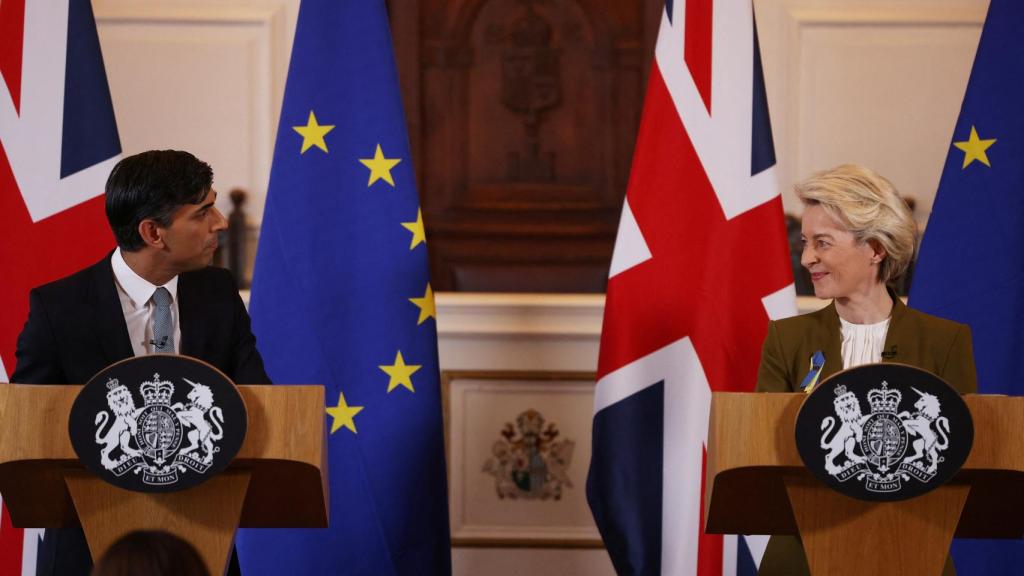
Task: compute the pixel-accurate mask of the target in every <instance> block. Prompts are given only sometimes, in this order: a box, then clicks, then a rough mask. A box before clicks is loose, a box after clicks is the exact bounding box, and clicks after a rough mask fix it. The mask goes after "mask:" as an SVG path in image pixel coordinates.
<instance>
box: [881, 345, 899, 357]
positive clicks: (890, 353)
mask: <svg viewBox="0 0 1024 576" xmlns="http://www.w3.org/2000/svg"><path fill="white" fill-rule="evenodd" d="M895 357H896V345H895V344H893V345H892V346H889V349H888V350H882V358H885V359H886V360H892V359H893V358H895Z"/></svg>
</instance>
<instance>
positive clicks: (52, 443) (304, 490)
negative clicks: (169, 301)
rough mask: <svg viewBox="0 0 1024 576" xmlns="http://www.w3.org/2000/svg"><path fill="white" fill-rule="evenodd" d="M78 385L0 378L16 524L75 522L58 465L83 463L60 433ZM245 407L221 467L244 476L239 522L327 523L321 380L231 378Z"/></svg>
mask: <svg viewBox="0 0 1024 576" xmlns="http://www.w3.org/2000/svg"><path fill="white" fill-rule="evenodd" d="M81 388H82V387H81V386H80V385H60V386H58V385H46V386H33V385H25V384H4V385H0V494H3V496H4V502H5V504H7V505H8V508H9V511H10V513H11V520H12V521H13V523H14V524H15V525H16V526H21V527H35V528H58V527H62V526H69V525H74V524H77V518H76V516H75V511H74V506H73V505H72V503H71V497H70V495H69V493H68V488H67V485H66V484H65V481H64V472H65V471H69V470H71V471H74V470H84V469H85V468H84V467H83V466H82V464H81V463H80V462H79V461H78V456H77V455H76V454H75V451H74V448H72V446H71V439H70V437H69V436H68V414H70V413H71V405H72V404H73V403H74V401H75V397H76V396H77V395H78V391H79V390H80V389H81ZM238 389H239V392H240V393H241V395H242V399H243V400H244V401H245V405H246V408H247V410H248V415H249V426H248V431H247V433H246V437H245V443H244V444H242V448H241V450H240V451H239V453H238V455H237V456H236V457H235V459H234V461H233V462H232V463H231V465H230V466H229V468H228V469H229V470H247V471H250V472H252V479H251V481H250V483H249V487H248V491H247V492H246V498H245V503H244V505H243V508H242V517H241V522H240V526H241V527H282V528H285V527H304V528H323V527H326V526H327V513H328V506H327V504H328V500H327V456H326V450H327V445H326V437H325V430H324V390H323V387H322V386H239V387H238Z"/></svg>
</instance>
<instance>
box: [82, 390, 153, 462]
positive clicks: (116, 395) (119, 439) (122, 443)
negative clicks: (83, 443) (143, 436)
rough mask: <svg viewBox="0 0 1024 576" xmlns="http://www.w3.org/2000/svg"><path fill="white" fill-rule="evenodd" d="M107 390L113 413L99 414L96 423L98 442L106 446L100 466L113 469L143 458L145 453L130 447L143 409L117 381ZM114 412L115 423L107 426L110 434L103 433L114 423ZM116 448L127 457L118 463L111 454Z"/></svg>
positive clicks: (100, 412) (102, 411)
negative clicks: (127, 461)
mask: <svg viewBox="0 0 1024 576" xmlns="http://www.w3.org/2000/svg"><path fill="white" fill-rule="evenodd" d="M107 389H108V391H107V406H108V407H110V412H107V411H106V410H101V411H99V412H97V413H96V420H95V421H94V422H93V423H94V424H95V425H96V443H97V444H100V445H102V446H103V449H102V450H101V451H100V464H102V465H103V467H104V468H106V469H107V470H113V469H114V468H115V467H116V466H117V465H118V464H119V463H120V462H122V461H124V460H125V459H127V458H132V457H135V456H139V455H141V452H139V451H138V450H136V449H135V448H132V447H131V445H130V444H129V443H130V442H131V440H132V437H133V436H135V432H136V430H137V428H138V425H137V423H136V418H138V416H139V412H140V411H141V410H140V409H138V408H136V407H135V400H134V399H133V398H132V393H131V392H129V391H128V389H127V388H125V387H124V386H120V385H118V382H117V380H113V379H112V380H110V381H109V382H107ZM111 413H113V415H114V421H113V422H112V423H111V424H110V426H108V427H107V430H106V432H105V433H102V432H103V428H104V427H105V426H107V422H109V421H110V414H111ZM115 448H120V449H121V454H123V456H122V458H121V459H120V460H117V461H115V460H113V459H111V458H110V453H111V452H113V451H114V449H115Z"/></svg>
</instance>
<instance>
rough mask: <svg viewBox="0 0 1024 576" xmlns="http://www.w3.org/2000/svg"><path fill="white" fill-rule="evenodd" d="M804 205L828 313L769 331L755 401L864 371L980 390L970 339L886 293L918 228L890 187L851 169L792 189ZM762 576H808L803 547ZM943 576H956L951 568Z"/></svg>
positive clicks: (772, 549)
mask: <svg viewBox="0 0 1024 576" xmlns="http://www.w3.org/2000/svg"><path fill="white" fill-rule="evenodd" d="M796 193H797V196H798V197H799V198H800V200H801V202H803V205H804V214H803V220H802V225H801V240H802V241H803V254H802V257H801V260H800V263H801V264H802V265H803V266H804V267H805V268H807V270H808V272H810V275H811V282H812V283H813V285H814V294H815V296H817V297H818V298H822V299H829V300H831V301H832V302H831V303H829V305H828V306H826V307H825V308H823V309H821V310H819V311H817V312H812V313H810V314H804V315H802V316H795V317H793V318H786V319H784V320H777V321H773V322H770V323H769V325H768V336H767V337H766V338H765V342H764V348H763V350H762V352H761V365H760V368H759V369H758V375H757V390H758V391H760V392H796V391H799V390H802V389H803V387H804V386H807V385H812V386H813V385H814V383H816V382H820V381H822V380H824V379H826V378H828V377H829V376H831V375H832V374H834V373H836V372H839V371H840V370H844V369H846V368H852V367H854V366H859V365H861V364H869V363H874V362H899V363H902V364H910V365H912V366H917V367H919V368H923V369H925V370H928V371H930V372H932V373H934V374H936V375H938V376H939V377H940V378H943V379H944V380H946V381H947V382H949V383H950V384H951V385H952V386H953V387H955V388H956V389H957V390H958V391H960V393H961V394H964V393H968V392H974V391H976V390H977V375H976V373H975V368H974V353H973V351H972V347H971V332H970V329H969V328H968V327H967V326H965V325H963V324H959V323H956V322H952V321H949V320H944V319H941V318H937V317H935V316H930V315H928V314H924V313H922V312H919V311H917V310H914V309H912V308H908V307H907V306H906V305H904V304H903V302H902V301H901V300H900V299H899V298H898V297H897V296H896V294H895V292H894V291H893V290H892V289H891V288H890V286H889V285H890V284H891V283H893V282H894V281H895V280H897V279H898V278H899V277H900V276H901V275H902V274H903V273H904V272H906V270H907V267H908V265H909V264H910V261H911V259H912V258H913V255H914V249H915V246H916V240H917V227H916V225H915V223H914V221H913V218H912V217H911V215H910V210H909V209H908V208H907V206H906V204H905V203H904V202H903V200H902V199H900V197H899V196H898V195H897V193H896V190H895V188H894V187H893V185H892V183H890V182H889V181H888V180H886V179H885V178H883V177H882V176H880V175H878V174H876V173H875V172H873V171H871V170H869V169H867V168H865V167H863V166H857V165H851V164H847V165H843V166H839V167H836V168H833V169H831V170H827V171H824V172H819V173H818V174H815V175H814V176H812V177H811V178H809V179H807V180H806V181H804V182H801V183H800V184H798V185H797V186H796ZM759 573H760V574H762V575H775V574H785V575H787V576H788V575H794V574H796V575H799V574H808V573H809V570H808V567H807V559H806V557H805V555H804V551H803V547H802V545H801V544H800V540H799V539H798V538H796V537H793V536H776V537H772V539H771V540H770V541H769V543H768V548H767V550H766V551H765V555H764V558H763V559H762V562H761V568H760V572H759ZM943 573H944V574H955V572H954V570H953V564H952V562H950V561H949V560H948V559H947V561H946V568H945V570H944V572H943Z"/></svg>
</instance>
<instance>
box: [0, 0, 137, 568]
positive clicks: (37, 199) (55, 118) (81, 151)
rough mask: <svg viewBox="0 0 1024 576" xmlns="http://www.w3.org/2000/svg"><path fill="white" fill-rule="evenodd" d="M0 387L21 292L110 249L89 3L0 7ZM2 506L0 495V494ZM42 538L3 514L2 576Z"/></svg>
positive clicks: (110, 152) (43, 1) (115, 147)
mask: <svg viewBox="0 0 1024 576" xmlns="http://www.w3.org/2000/svg"><path fill="white" fill-rule="evenodd" d="M0 76H2V78H3V82H2V84H0V270H3V281H2V282H0V311H2V312H0V382H6V381H7V378H8V374H9V373H10V372H12V371H13V370H14V350H15V342H16V340H17V337H18V333H19V332H20V331H21V327H22V325H23V324H24V322H25V318H26V317H27V316H28V292H29V290H30V289H31V288H33V287H35V286H38V285H40V284H43V283H46V282H49V281H51V280H55V279H57V278H60V277H62V276H65V275H67V274H70V273H71V272H74V271H75V270H78V269H79V268H83V267H84V266H86V265H88V264H91V263H93V262H95V261H96V260H98V259H99V258H101V257H102V255H103V254H104V253H106V252H107V251H108V250H110V249H111V248H113V246H114V241H113V236H112V235H111V233H110V229H109V228H108V227H107V224H106V218H105V216H104V210H103V185H104V182H105V181H106V178H107V175H108V174H109V173H110V169H111V168H112V167H113V165H114V163H116V162H117V160H118V157H119V155H120V153H121V142H120V139H119V138H118V134H117V125H116V122H115V119H114V110H113V105H112V103H111V99H110V91H109V89H108V86H107V77H106V72H105V70H104V67H103V57H102V54H101V53H100V44H99V38H98V36H97V33H96V22H95V19H94V18H93V13H92V6H91V4H90V2H89V0H32V1H28V0H3V1H2V2H0ZM0 503H2V495H0ZM41 537H42V531H41V530H24V531H23V530H21V529H17V528H14V527H13V526H12V525H11V522H10V517H9V516H8V514H7V509H6V506H3V511H2V515H0V574H12V575H13V574H35V568H36V556H35V554H36V549H37V546H38V543H39V540H40V538H41Z"/></svg>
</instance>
